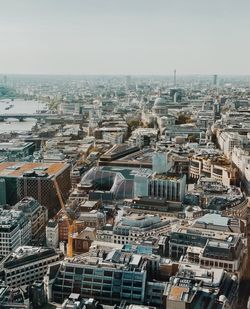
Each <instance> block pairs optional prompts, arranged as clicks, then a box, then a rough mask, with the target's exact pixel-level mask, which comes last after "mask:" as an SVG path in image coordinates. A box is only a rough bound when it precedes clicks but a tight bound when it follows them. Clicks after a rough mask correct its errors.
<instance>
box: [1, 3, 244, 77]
mask: <svg viewBox="0 0 250 309" xmlns="http://www.w3.org/2000/svg"><path fill="white" fill-rule="evenodd" d="M249 33H250V1H249V0H0V74H67V75H69V74H72V75H74V74H80V75H86V74H131V75H145V74H149V75H158V74H159V75H170V74H172V73H173V71H174V69H176V70H177V73H178V74H180V75H186V74H222V75H224V74H233V75H234V74H235V75H248V74H250V39H249V37H250V35H249Z"/></svg>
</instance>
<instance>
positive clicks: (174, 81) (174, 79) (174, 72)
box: [174, 69, 176, 88]
mask: <svg viewBox="0 0 250 309" xmlns="http://www.w3.org/2000/svg"><path fill="white" fill-rule="evenodd" d="M174 88H176V69H175V70H174Z"/></svg>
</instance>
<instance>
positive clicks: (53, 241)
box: [46, 219, 59, 248]
mask: <svg viewBox="0 0 250 309" xmlns="http://www.w3.org/2000/svg"><path fill="white" fill-rule="evenodd" d="M58 244H59V228H58V222H56V221H55V220H52V219H51V220H49V222H48V223H47V226H46V245H47V246H48V247H49V248H58Z"/></svg>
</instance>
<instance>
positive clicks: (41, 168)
mask: <svg viewBox="0 0 250 309" xmlns="http://www.w3.org/2000/svg"><path fill="white" fill-rule="evenodd" d="M66 167H68V164H66V163H33V162H32V163H30V162H3V163H0V177H20V176H23V174H24V173H27V172H36V173H46V174H47V175H48V176H49V177H53V176H55V175H56V174H58V173H59V172H61V171H62V170H63V169H65V168H66Z"/></svg>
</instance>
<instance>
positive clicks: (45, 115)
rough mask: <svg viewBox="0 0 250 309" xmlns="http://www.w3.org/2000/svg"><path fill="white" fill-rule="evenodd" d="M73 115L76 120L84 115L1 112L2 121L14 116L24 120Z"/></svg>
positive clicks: (0, 119) (60, 117) (0, 118)
mask: <svg viewBox="0 0 250 309" xmlns="http://www.w3.org/2000/svg"><path fill="white" fill-rule="evenodd" d="M70 117H72V118H73V119H75V120H81V119H82V115H77V116H73V115H72V116H68V115H58V114H46V113H44V114H43V113H39V114H25V113H23V114H21V113H17V114H14V113H13V114H7V113H6V114H0V122H2V121H5V120H7V119H10V118H13V119H17V120H19V121H24V120H25V119H31V118H34V119H38V120H40V119H55V118H56V119H64V118H70Z"/></svg>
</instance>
